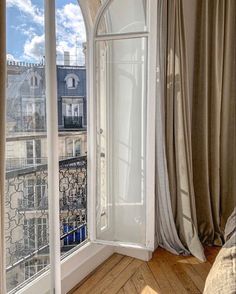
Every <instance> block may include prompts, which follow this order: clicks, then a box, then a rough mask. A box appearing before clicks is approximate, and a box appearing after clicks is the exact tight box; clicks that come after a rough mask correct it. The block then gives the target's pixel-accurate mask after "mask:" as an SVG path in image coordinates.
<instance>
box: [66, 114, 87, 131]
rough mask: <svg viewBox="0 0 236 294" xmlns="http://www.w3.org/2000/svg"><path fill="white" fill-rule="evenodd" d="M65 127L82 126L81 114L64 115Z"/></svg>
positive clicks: (76, 127)
mask: <svg viewBox="0 0 236 294" xmlns="http://www.w3.org/2000/svg"><path fill="white" fill-rule="evenodd" d="M64 128H65V129H81V128H83V117H82V116H64Z"/></svg>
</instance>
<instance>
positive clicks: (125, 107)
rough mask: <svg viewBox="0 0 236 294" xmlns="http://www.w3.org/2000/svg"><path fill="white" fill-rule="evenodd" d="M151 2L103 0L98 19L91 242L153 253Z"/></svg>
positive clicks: (153, 110)
mask: <svg viewBox="0 0 236 294" xmlns="http://www.w3.org/2000/svg"><path fill="white" fill-rule="evenodd" d="M108 2H110V3H109V5H108ZM151 2H153V3H155V2H156V1H150V2H149V1H143V0H129V1H127V0H119V1H117V0H114V1H107V2H106V5H105V7H104V9H102V10H101V12H100V16H99V19H98V22H97V28H96V37H95V40H94V71H95V76H94V89H95V93H94V94H95V95H94V96H95V97H94V99H95V101H96V103H95V105H96V108H95V112H94V113H95V116H96V119H95V120H93V121H94V130H95V133H96V142H95V145H96V147H95V149H96V151H95V153H96V167H95V169H96V185H95V186H96V188H95V193H94V199H93V201H92V205H93V209H92V211H93V216H92V218H93V220H92V222H90V225H91V226H94V228H92V232H93V234H92V236H91V239H92V241H93V242H97V243H103V244H111V245H116V246H128V247H130V246H132V247H135V248H144V249H148V250H151V251H152V250H153V249H154V235H155V233H154V228H155V225H154V222H155V201H154V199H155V196H154V192H155V191H154V190H155V188H154V173H155V127H154V126H155V87H156V86H155V85H156V76H155V75H156V66H155V64H156V62H155V61H156V56H155V55H156V53H155V52H156V51H155V41H154V42H153V41H152V40H155V38H151V37H150V35H151V30H150V28H151V25H150V17H149V11H151V9H150V3H151ZM127 4H128V5H129V10H127V9H126V7H125V6H127ZM131 8H132V9H131ZM152 8H154V11H155V8H156V4H155V7H152ZM131 12H132V13H131ZM119 13H121V17H122V19H123V20H124V22H125V26H123V27H122V26H121V20H120V19H119V18H118V17H117V16H118V15H119ZM137 18H138V19H137ZM154 19H155V18H154ZM124 27H125V29H124ZM152 51H153V52H154V54H153V56H151V52H152Z"/></svg>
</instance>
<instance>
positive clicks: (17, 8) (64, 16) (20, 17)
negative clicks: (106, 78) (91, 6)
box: [7, 0, 86, 64]
mask: <svg viewBox="0 0 236 294" xmlns="http://www.w3.org/2000/svg"><path fill="white" fill-rule="evenodd" d="M43 3H44V1H43V0H7V53H8V59H9V60H18V61H26V62H40V61H41V60H42V58H43V56H44V19H43V18H44V12H43ZM56 8H57V11H56V20H57V56H58V61H59V62H60V61H62V59H63V52H64V51H69V52H70V54H71V61H72V63H74V64H76V63H78V62H79V63H80V64H81V63H83V62H84V56H83V52H82V50H83V48H82V43H83V42H85V41H86V34H85V27H84V22H83V17H82V14H81V10H80V8H79V5H78V2H77V0H56Z"/></svg>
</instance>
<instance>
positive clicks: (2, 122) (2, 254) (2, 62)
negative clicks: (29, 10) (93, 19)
mask: <svg viewBox="0 0 236 294" xmlns="http://www.w3.org/2000/svg"><path fill="white" fill-rule="evenodd" d="M0 22H1V24H0V48H1V50H0V73H1V79H0V134H1V141H0V182H1V185H0V234H1V237H0V293H3V294H4V293H6V269H5V267H6V249H5V144H6V143H5V142H6V130H5V128H6V81H7V76H6V74H7V66H6V0H1V1H0Z"/></svg>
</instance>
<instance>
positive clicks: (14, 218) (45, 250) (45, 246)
mask: <svg viewBox="0 0 236 294" xmlns="http://www.w3.org/2000/svg"><path fill="white" fill-rule="evenodd" d="M59 188H60V191H59V193H60V195H59V196H60V229H61V253H62V255H63V254H64V253H65V252H67V251H68V250H70V249H71V248H73V247H75V246H77V245H78V244H81V243H82V242H84V241H85V240H86V238H87V159H86V156H82V157H75V158H70V159H64V160H60V161H59ZM49 213H50V212H49V211H48V195H47V164H46V163H41V164H38V165H36V166H29V167H26V168H21V169H14V170H9V171H7V172H6V220H5V223H6V252H7V284H8V291H10V290H11V289H13V288H15V287H16V286H18V285H19V284H21V283H23V282H24V281H25V280H26V279H28V278H29V277H30V276H31V275H33V274H35V273H37V272H38V271H39V270H41V269H42V268H43V267H45V266H47V265H48V264H49V241H48V240H49V238H48V235H49V233H48V232H49V230H48V214H49Z"/></svg>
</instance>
